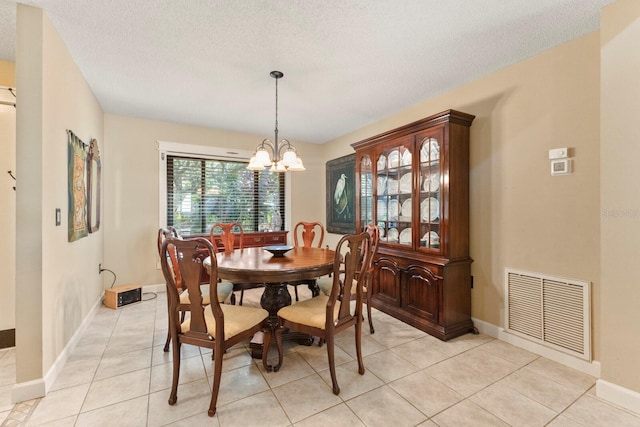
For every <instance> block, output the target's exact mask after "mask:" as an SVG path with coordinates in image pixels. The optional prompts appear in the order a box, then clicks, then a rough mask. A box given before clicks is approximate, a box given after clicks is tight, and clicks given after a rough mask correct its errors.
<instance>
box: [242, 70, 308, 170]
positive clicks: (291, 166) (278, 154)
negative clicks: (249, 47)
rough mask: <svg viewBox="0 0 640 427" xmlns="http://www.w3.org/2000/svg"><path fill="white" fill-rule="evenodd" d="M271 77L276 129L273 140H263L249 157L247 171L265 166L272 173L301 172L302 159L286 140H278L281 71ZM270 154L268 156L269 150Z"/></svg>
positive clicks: (273, 72) (273, 73)
mask: <svg viewBox="0 0 640 427" xmlns="http://www.w3.org/2000/svg"><path fill="white" fill-rule="evenodd" d="M269 75H270V76H271V77H273V78H274V79H276V129H275V138H274V140H273V141H271V140H270V139H268V138H265V139H264V140H263V141H262V143H261V144H260V145H258V148H256V152H255V153H254V154H253V156H251V159H250V160H249V166H247V169H249V170H262V169H264V168H265V167H267V166H271V169H270V170H271V171H272V172H286V171H288V170H289V171H303V170H305V169H304V166H303V164H302V159H301V158H300V157H298V153H297V151H296V147H294V146H293V145H292V144H291V143H290V142H289V141H288V140H286V139H282V140H278V79H281V78H282V77H283V76H284V74H282V72H281V71H272V72H271V73H269ZM267 148H269V150H271V154H269V150H267Z"/></svg>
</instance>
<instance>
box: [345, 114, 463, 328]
mask: <svg viewBox="0 0 640 427" xmlns="http://www.w3.org/2000/svg"><path fill="white" fill-rule="evenodd" d="M474 118H475V116H472V115H470V114H466V113H461V112H459V111H454V110H447V111H443V112H441V113H439V114H435V115H433V116H431V117H427V118H425V119H422V120H419V121H416V122H414V123H410V124H408V125H405V126H402V127H399V128H397V129H393V130H391V131H388V132H385V133H383V134H380V135H377V136H374V137H371V138H368V139H365V140H363V141H360V142H356V143H354V144H352V147H353V148H354V149H355V150H356V182H359V183H360V185H359V186H357V187H358V188H357V197H356V211H357V212H358V213H359V214H358V215H357V220H356V222H357V224H356V225H357V227H358V229H362V228H363V227H364V226H365V225H366V224H369V223H373V224H377V225H378V226H379V228H380V235H381V241H380V246H379V249H378V254H377V256H376V259H375V261H374V274H373V280H372V303H373V306H374V307H375V308H377V309H379V310H381V311H383V312H385V313H388V314H390V315H392V316H393V317H396V318H398V319H400V320H402V321H404V322H406V323H408V324H410V325H413V326H415V327H417V328H419V329H421V330H423V331H425V332H427V333H429V334H431V335H433V336H436V337H438V338H440V339H442V340H448V339H450V338H454V337H456V336H459V335H462V334H465V333H467V332H470V331H473V330H474V328H473V323H472V321H471V262H472V260H471V258H470V257H469V127H470V126H471V123H472V121H473V119H474Z"/></svg>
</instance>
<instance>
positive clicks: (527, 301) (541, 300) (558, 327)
mask: <svg viewBox="0 0 640 427" xmlns="http://www.w3.org/2000/svg"><path fill="white" fill-rule="evenodd" d="M505 317H506V319H505V328H506V330H507V331H509V332H511V333H514V334H516V335H519V336H521V337H523V338H527V339H530V340H532V341H535V342H538V343H540V344H543V345H545V346H547V347H550V348H554V349H556V350H560V351H562V352H565V353H568V354H571V355H574V356H577V357H580V358H582V359H586V360H589V361H591V292H590V283H589V282H583V281H579V280H572V279H563V278H558V277H550V276H545V275H542V274H538V273H529V272H525V271H518V270H511V269H508V268H507V269H505Z"/></svg>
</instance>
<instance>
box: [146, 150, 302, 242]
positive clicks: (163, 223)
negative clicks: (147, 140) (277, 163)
mask: <svg viewBox="0 0 640 427" xmlns="http://www.w3.org/2000/svg"><path fill="white" fill-rule="evenodd" d="M157 143H158V228H166V227H167V156H185V157H198V158H203V159H211V160H230V161H241V162H246V163H247V164H248V163H249V159H250V158H251V156H252V155H253V151H249V150H241V149H234V148H223V147H214V146H210V145H194V144H184V143H179V142H168V141H160V140H158V141H157ZM284 173H285V174H286V175H285V179H284V210H285V211H284V219H285V221H284V223H283V224H282V225H283V230H290V229H291V172H290V171H287V172H284ZM206 234H207V235H208V233H206Z"/></svg>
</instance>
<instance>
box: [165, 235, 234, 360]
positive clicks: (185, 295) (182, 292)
mask: <svg viewBox="0 0 640 427" xmlns="http://www.w3.org/2000/svg"><path fill="white" fill-rule="evenodd" d="M169 238H170V239H182V237H180V235H179V234H178V231H177V230H176V229H175V228H174V227H172V226H169V227H167V228H160V229H159V230H158V255H159V256H160V257H161V258H162V244H163V243H164V240H165V239H169ZM167 254H168V257H169V261H170V265H171V271H172V272H173V276H174V284H175V286H176V292H178V295H179V296H180V308H181V319H184V317H185V313H186V312H187V311H189V291H188V289H187V288H186V287H185V286H184V284H183V282H182V276H181V275H180V269H179V268H178V260H177V258H176V252H175V247H174V246H173V245H170V246H169V249H168V251H167ZM202 258H204V257H202ZM202 282H203V280H202V277H201V279H200V283H202ZM201 287H202V294H203V295H204V297H203V300H202V303H203V304H204V305H209V303H210V300H209V285H208V284H202V286H201ZM232 292H233V285H232V284H231V283H227V284H222V285H221V286H218V288H217V295H218V301H220V302H224V301H226V300H227V298H229V296H230V295H231V294H232ZM170 342H171V334H170V333H169V332H168V331H167V340H166V342H165V343H164V351H165V352H167V351H169V343H170Z"/></svg>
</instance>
